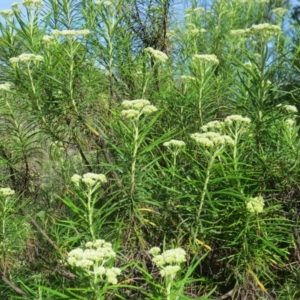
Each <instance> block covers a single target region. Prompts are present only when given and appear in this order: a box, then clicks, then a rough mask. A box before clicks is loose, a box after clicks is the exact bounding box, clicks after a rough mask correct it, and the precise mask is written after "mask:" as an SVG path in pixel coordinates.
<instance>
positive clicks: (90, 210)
mask: <svg viewBox="0 0 300 300" xmlns="http://www.w3.org/2000/svg"><path fill="white" fill-rule="evenodd" d="M92 193H93V191H92V188H91V187H89V191H88V201H87V213H88V225H89V230H90V234H91V237H92V239H93V241H95V240H96V238H95V233H94V229H93V211H94V209H93V205H92Z"/></svg>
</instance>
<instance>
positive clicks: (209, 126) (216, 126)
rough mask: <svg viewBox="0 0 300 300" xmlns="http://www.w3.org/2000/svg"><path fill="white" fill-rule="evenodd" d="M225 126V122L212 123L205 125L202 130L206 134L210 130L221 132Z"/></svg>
mask: <svg viewBox="0 0 300 300" xmlns="http://www.w3.org/2000/svg"><path fill="white" fill-rule="evenodd" d="M223 125H224V122H221V121H211V122H208V123H207V124H206V125H203V126H202V127H201V129H202V130H203V131H205V132H207V131H208V130H221V129H222V127H223Z"/></svg>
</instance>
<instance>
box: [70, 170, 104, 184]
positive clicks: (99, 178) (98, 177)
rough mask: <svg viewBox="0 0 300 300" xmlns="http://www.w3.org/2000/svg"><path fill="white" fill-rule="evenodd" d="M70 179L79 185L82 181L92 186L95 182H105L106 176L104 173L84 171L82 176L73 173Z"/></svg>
mask: <svg viewBox="0 0 300 300" xmlns="http://www.w3.org/2000/svg"><path fill="white" fill-rule="evenodd" d="M71 181H72V182H73V183H75V185H77V186H79V183H80V182H81V181H82V182H84V183H85V184H86V185H88V186H93V185H95V184H96V183H99V182H100V183H105V182H107V179H106V176H105V175H104V174H95V173H86V174H84V175H83V176H80V175H78V174H74V175H73V176H72V177H71Z"/></svg>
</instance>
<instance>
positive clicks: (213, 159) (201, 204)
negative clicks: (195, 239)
mask: <svg viewBox="0 0 300 300" xmlns="http://www.w3.org/2000/svg"><path fill="white" fill-rule="evenodd" d="M221 149H222V148H220V149H217V150H216V151H215V152H214V153H213V155H212V156H211V158H210V160H209V162H208V166H207V169H206V172H205V181H204V186H203V190H202V193H201V198H200V205H199V207H198V210H197V215H196V226H197V228H198V223H199V219H200V215H201V212H202V208H203V204H204V200H205V196H206V193H207V187H208V182H209V179H210V171H211V168H212V166H213V163H214V161H215V158H216V157H217V155H218V154H219V153H220V151H221Z"/></svg>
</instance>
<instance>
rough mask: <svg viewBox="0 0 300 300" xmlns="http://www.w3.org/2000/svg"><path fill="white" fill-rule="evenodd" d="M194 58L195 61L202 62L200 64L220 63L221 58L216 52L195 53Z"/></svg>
mask: <svg viewBox="0 0 300 300" xmlns="http://www.w3.org/2000/svg"><path fill="white" fill-rule="evenodd" d="M192 59H193V61H194V62H195V63H200V64H202V63H209V64H212V65H218V64H219V60H218V58H217V56H216V55H214V54H195V55H194V56H193V58H192Z"/></svg>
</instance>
